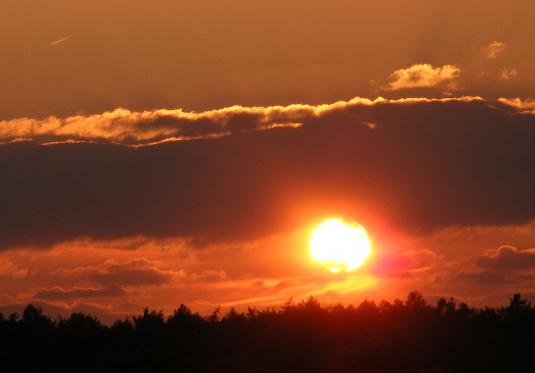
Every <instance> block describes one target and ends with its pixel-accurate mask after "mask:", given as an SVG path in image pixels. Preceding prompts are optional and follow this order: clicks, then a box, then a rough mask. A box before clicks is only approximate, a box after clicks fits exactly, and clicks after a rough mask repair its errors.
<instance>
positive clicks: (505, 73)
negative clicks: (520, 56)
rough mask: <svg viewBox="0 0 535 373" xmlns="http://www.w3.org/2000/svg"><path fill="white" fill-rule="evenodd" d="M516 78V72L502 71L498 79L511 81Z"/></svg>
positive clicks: (513, 70)
mask: <svg viewBox="0 0 535 373" xmlns="http://www.w3.org/2000/svg"><path fill="white" fill-rule="evenodd" d="M517 76H518V70H517V69H515V68H513V69H503V70H502V72H501V73H500V79H501V80H511V79H513V78H516V77H517Z"/></svg>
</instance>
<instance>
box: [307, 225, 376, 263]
mask: <svg viewBox="0 0 535 373" xmlns="http://www.w3.org/2000/svg"><path fill="white" fill-rule="evenodd" d="M371 247H372V245H371V242H370V239H369V237H368V233H366V229H364V227H363V226H362V225H359V224H357V223H350V224H348V223H345V222H344V221H343V220H342V219H328V220H326V221H324V222H323V223H321V224H320V225H319V226H318V227H317V228H316V229H315V230H314V232H313V233H312V237H311V238H310V253H311V255H312V258H314V259H315V260H316V261H318V262H319V263H321V264H322V265H324V266H325V267H326V268H327V269H328V270H329V271H331V272H335V273H336V272H349V271H353V270H355V269H357V268H358V267H360V266H361V265H362V264H364V262H365V261H366V258H367V257H368V256H369V255H370V252H371Z"/></svg>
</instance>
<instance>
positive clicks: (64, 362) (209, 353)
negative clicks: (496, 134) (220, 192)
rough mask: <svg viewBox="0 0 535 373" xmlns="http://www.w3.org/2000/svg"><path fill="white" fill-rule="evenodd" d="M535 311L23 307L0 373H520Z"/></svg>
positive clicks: (451, 303) (4, 341) (10, 327)
mask: <svg viewBox="0 0 535 373" xmlns="http://www.w3.org/2000/svg"><path fill="white" fill-rule="evenodd" d="M534 333H535V309H534V308H533V306H532V304H531V303H530V302H529V301H528V300H527V299H524V298H522V297H521V296H520V294H514V295H513V296H512V298H511V300H510V303H509V304H508V305H507V306H506V307H501V308H490V307H484V308H482V309H474V308H470V307H469V306H468V305H466V304H465V303H460V304H457V303H456V301H455V300H454V299H453V298H449V299H447V298H440V299H439V300H438V301H437V303H436V307H432V306H431V305H429V304H427V302H426V301H425V299H424V297H423V296H422V295H421V294H420V293H418V292H411V293H410V294H409V295H408V296H407V299H406V301H405V302H402V301H400V300H395V301H393V302H392V303H390V302H386V301H383V302H381V303H379V304H377V303H375V302H373V301H368V300H367V301H364V302H362V303H361V304H359V305H358V306H352V305H349V306H343V305H341V304H337V305H334V306H331V307H322V306H321V305H320V303H319V302H318V300H317V299H315V298H312V297H311V298H308V299H306V300H304V301H300V302H297V303H295V302H293V301H289V302H287V303H286V304H285V305H284V306H283V307H281V308H280V309H275V308H267V309H264V310H258V309H255V308H248V310H247V312H245V313H242V312H240V311H238V310H236V309H233V308H231V309H230V310H229V311H228V312H227V313H225V314H223V315H221V309H219V308H218V309H216V310H215V311H214V312H213V313H212V314H211V315H209V316H207V317H202V316H201V315H199V314H197V313H194V312H192V311H191V310H190V309H189V308H188V307H187V306H185V305H180V306H179V307H178V308H176V309H175V310H174V311H173V312H172V313H171V314H170V315H168V316H167V317H165V316H164V314H163V312H161V311H154V310H150V309H148V308H145V309H144V310H143V313H142V314H141V315H138V316H135V317H133V318H132V319H124V320H118V321H116V322H115V323H113V325H111V326H110V327H107V326H105V325H103V324H101V323H100V321H99V320H98V319H97V318H96V317H94V316H91V315H87V314H84V313H73V314H71V315H70V317H68V318H59V319H58V320H56V321H53V320H51V319H50V318H49V317H48V316H46V315H44V314H43V312H42V310H41V309H40V308H38V307H35V306H33V305H28V306H27V307H26V308H25V309H24V312H23V313H22V317H21V318H19V317H18V316H17V315H16V314H12V315H10V316H9V317H8V318H6V317H5V316H3V315H1V314H0V370H1V371H2V372H4V371H5V372H72V371H76V372H128V373H132V372H213V371H218V372H233V373H236V372H260V373H262V372H341V373H343V372H354V371H359V372H509V371H530V367H531V364H532V360H531V359H532V352H533V351H534V350H535V339H534V338H533V337H532V336H533V335H534Z"/></svg>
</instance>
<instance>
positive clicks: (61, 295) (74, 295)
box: [33, 285, 127, 301]
mask: <svg viewBox="0 0 535 373" xmlns="http://www.w3.org/2000/svg"><path fill="white" fill-rule="evenodd" d="M126 294H127V293H126V292H125V291H124V289H122V288H121V287H120V286H115V285H112V286H108V287H104V288H92V287H87V288H84V287H74V288H72V289H68V290H66V289H63V288H61V287H53V288H51V289H43V290H39V291H38V292H37V293H35V295H34V296H33V298H34V299H42V300H51V301H65V300H74V299H88V298H108V297H121V296H124V295H126Z"/></svg>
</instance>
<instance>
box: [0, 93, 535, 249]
mask: <svg viewBox="0 0 535 373" xmlns="http://www.w3.org/2000/svg"><path fill="white" fill-rule="evenodd" d="M517 106H518V105H517ZM534 138H535V116H533V115H532V114H530V113H526V112H523V111H522V109H521V108H519V107H515V106H514V105H512V104H508V103H507V102H506V101H503V102H497V103H489V102H486V101H484V100H482V99H480V98H459V99H441V100H429V99H406V100H398V101H386V100H377V101H369V100H364V99H354V100H352V101H348V102H339V103H335V104H332V105H322V106H308V105H292V106H288V107H271V108H243V107H232V108H228V109H222V110H216V111H210V112H205V113H184V112H182V111H172V110H168V111H156V112H146V113H132V112H129V111H125V110H118V111H115V112H112V113H105V114H102V115H95V116H89V117H82V116H79V117H73V118H68V119H63V120H60V119H56V118H49V119H45V120H42V121H39V120H31V119H19V120H14V121H8V122H1V123H0V141H1V142H3V143H4V145H2V146H0V167H1V170H2V181H1V182H2V193H1V195H0V204H1V206H2V212H1V215H0V248H9V247H13V246H20V245H36V246H48V245H52V244H54V243H57V242H62V241H67V240H71V239H74V238H77V237H81V236H89V237H93V238H96V239H99V238H114V237H123V236H131V235H147V236H155V237H167V236H186V237H200V238H203V239H206V240H229V239H237V240H241V239H249V238H254V237H258V236H259V235H265V234H271V233H276V232H280V231H282V230H285V229H293V228H296V227H298V226H299V224H305V223H306V219H307V218H308V219H310V217H311V216H313V214H327V213H333V212H336V213H345V214H348V215H350V216H351V217H353V218H355V219H359V220H361V221H363V222H372V221H380V222H381V223H384V224H389V225H395V226H398V227H400V228H402V229H406V230H411V231H417V230H424V231H429V230H433V229H438V228H442V227H446V226H451V225H460V226H463V225H473V224H509V223H516V222H523V221H527V220H530V219H533V218H535V196H534V195H533V193H532V192H533V190H535V175H534V174H533V172H532V170H533V169H534V167H535V148H534V147H533V146H532V142H533V139H534ZM21 140H25V141H22V142H20V141H21ZM169 140H176V141H169ZM179 140H189V141H179ZM80 141H81V142H82V143H79V142H80ZM65 142H73V143H65ZM50 143H52V144H53V145H51V146H43V145H44V144H50ZM144 145H151V146H144ZM311 214H312V215H311Z"/></svg>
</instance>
